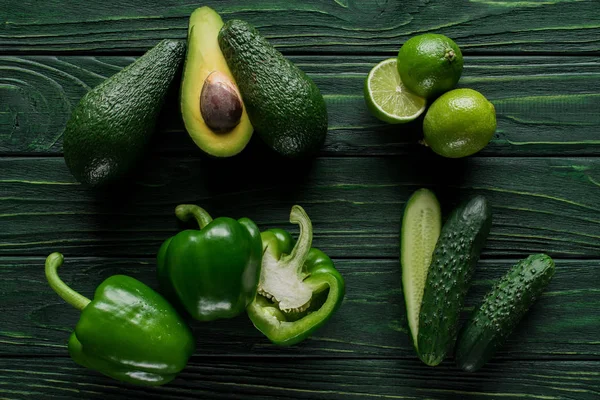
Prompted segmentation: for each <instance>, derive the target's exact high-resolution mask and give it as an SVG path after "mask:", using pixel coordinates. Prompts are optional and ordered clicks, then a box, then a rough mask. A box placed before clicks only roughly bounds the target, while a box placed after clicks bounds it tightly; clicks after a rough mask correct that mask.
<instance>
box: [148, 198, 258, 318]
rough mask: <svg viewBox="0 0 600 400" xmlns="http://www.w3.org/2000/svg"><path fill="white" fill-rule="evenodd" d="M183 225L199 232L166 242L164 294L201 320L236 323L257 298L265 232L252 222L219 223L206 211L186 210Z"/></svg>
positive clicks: (160, 260)
mask: <svg viewBox="0 0 600 400" xmlns="http://www.w3.org/2000/svg"><path fill="white" fill-rule="evenodd" d="M175 215H176V216H177V217H178V218H179V219H180V220H182V221H188V220H190V219H191V218H195V219H196V221H197V222H198V225H199V226H200V230H191V229H189V230H185V231H182V232H179V233H178V234H177V235H175V236H173V237H171V238H169V239H167V240H166V241H165V242H164V243H163V245H162V246H161V248H160V250H159V251H158V256H157V266H158V270H157V272H158V280H159V282H160V284H161V290H163V293H164V294H165V296H167V297H168V298H172V299H177V300H176V302H178V303H179V305H180V306H182V307H183V308H185V310H187V312H188V313H189V314H190V315H191V316H192V317H194V318H195V319H197V320H200V321H212V320H215V319H219V318H233V317H235V316H237V315H239V314H240V313H242V312H244V311H245V309H246V307H247V306H248V304H250V302H252V300H253V299H254V297H255V295H256V285H257V284H258V278H259V276H260V263H261V260H262V242H261V238H260V230H259V229H258V227H257V226H256V224H254V222H252V221H251V220H250V219H248V218H242V219H239V220H237V221H236V220H234V219H231V218H227V217H220V218H217V219H215V220H214V221H213V220H212V218H211V217H210V215H209V214H208V213H207V212H206V211H205V210H204V209H202V208H200V207H198V206H195V205H188V204H182V205H180V206H177V208H176V209H175Z"/></svg>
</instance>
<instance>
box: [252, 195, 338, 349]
mask: <svg viewBox="0 0 600 400" xmlns="http://www.w3.org/2000/svg"><path fill="white" fill-rule="evenodd" d="M290 222H292V223H294V224H298V225H299V226H300V235H299V237H298V241H297V242H296V243H295V244H294V241H293V239H292V237H291V236H290V234H289V233H288V232H286V231H284V230H281V229H270V230H268V231H265V232H263V233H262V235H261V236H262V240H263V249H264V256H263V261H262V270H261V274H260V282H259V284H258V294H257V296H256V299H255V300H254V301H253V302H252V304H250V306H249V307H248V310H247V311H248V316H249V317H250V319H251V320H252V322H253V323H254V326H255V327H256V328H257V329H258V330H259V331H261V332H262V333H263V334H264V335H265V336H267V337H268V338H269V339H270V340H271V341H272V342H273V343H275V344H278V345H293V344H296V343H299V342H301V341H303V340H304V339H306V338H307V337H309V336H310V335H311V334H312V333H313V332H314V331H315V330H317V329H318V328H319V327H321V326H323V324H325V322H326V321H327V320H328V319H329V318H330V317H331V316H332V315H333V313H334V312H335V311H336V310H337V309H338V308H339V306H340V304H341V303H342V299H343V298H344V279H343V278H342V276H341V275H340V273H339V272H338V271H337V270H336V269H335V267H334V265H333V262H332V261H331V259H330V258H329V257H328V256H327V255H326V254H325V253H323V252H322V251H320V250H317V249H315V248H311V246H312V236H313V232H312V224H311V221H310V219H309V218H308V215H306V212H305V211H304V210H303V209H302V207H300V206H294V207H292V212H291V214H290Z"/></svg>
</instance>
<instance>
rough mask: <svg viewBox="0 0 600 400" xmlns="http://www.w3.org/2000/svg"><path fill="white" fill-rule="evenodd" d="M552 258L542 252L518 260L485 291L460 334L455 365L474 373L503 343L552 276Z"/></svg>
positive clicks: (553, 268)
mask: <svg viewBox="0 0 600 400" xmlns="http://www.w3.org/2000/svg"><path fill="white" fill-rule="evenodd" d="M554 270H555V267H554V261H553V260H552V259H551V258H550V257H548V256H547V255H545V254H535V255H532V256H529V257H527V258H526V259H524V260H521V261H520V262H519V263H517V264H516V265H515V266H514V267H512V268H511V269H510V270H509V271H508V273H507V274H506V275H504V276H503V277H502V278H501V279H500V281H499V282H498V283H497V284H496V285H495V286H494V288H493V289H492V290H491V291H490V292H489V293H487V294H486V296H485V298H484V300H483V303H482V304H481V306H480V307H479V308H478V309H477V310H476V311H475V312H474V313H473V314H472V316H471V318H470V319H469V321H468V322H467V323H466V324H465V326H464V328H463V330H462V331H461V333H460V337H459V339H458V343H457V346H456V364H457V365H458V367H459V368H461V369H463V370H465V371H467V372H475V371H477V370H478V369H480V368H481V367H482V366H483V365H484V364H485V363H486V362H488V361H489V360H490V358H492V357H493V356H494V354H495V353H496V351H497V350H498V349H499V348H500V347H501V346H502V345H503V344H504V342H505V341H506V338H507V337H508V336H509V335H510V334H511V332H512V331H513V330H514V328H515V327H516V326H517V324H518V323H519V321H521V319H522V318H523V317H524V316H525V314H526V313H527V311H528V310H529V308H530V307H531V306H532V305H533V303H534V302H535V300H536V299H537V298H538V297H539V296H540V294H541V293H542V292H543V291H544V289H545V288H546V287H547V286H548V284H549V283H550V280H551V279H552V277H553V276H554Z"/></svg>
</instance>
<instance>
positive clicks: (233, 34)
mask: <svg viewBox="0 0 600 400" xmlns="http://www.w3.org/2000/svg"><path fill="white" fill-rule="evenodd" d="M219 45H220V46H221V51H222V52H223V56H224V57H225V60H227V64H228V65H229V68H230V69H231V72H232V74H233V76H234V78H235V80H236V82H237V84H238V85H239V88H240V92H241V93H242V98H243V99H244V104H245V106H246V111H247V112H248V115H249V116H250V121H251V122H252V125H254V128H255V129H256V131H257V132H258V134H259V135H260V136H261V138H262V139H263V140H264V141H265V142H266V143H267V145H269V147H271V148H272V149H274V150H275V151H277V152H279V153H280V154H282V155H284V156H287V157H292V158H298V157H302V156H306V155H308V154H311V153H314V152H316V151H317V150H318V149H319V148H320V147H321V145H322V144H323V141H324V140H325V134H326V133H327V108H326V106H325V100H323V96H321V93H320V92H319V89H318V88H317V86H316V85H315V83H314V82H313V81H312V80H311V79H310V78H309V77H308V76H306V74H304V72H302V71H301V70H300V69H299V68H298V67H296V66H295V65H294V64H293V63H292V62H291V61H289V60H287V59H286V58H284V57H283V56H282V55H281V53H279V52H278V51H277V50H275V48H274V47H273V46H272V45H271V44H270V43H269V42H268V41H267V40H266V39H265V38H263V37H262V36H261V35H260V34H259V33H258V32H257V31H256V29H254V28H253V27H252V26H251V25H250V24H248V23H246V22H243V21H239V20H232V21H228V22H227V23H225V25H224V26H223V28H221V32H220V33H219Z"/></svg>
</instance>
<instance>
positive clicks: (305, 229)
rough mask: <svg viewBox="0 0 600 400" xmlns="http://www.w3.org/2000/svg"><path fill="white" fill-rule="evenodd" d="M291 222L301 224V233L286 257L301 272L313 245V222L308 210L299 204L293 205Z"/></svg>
mask: <svg viewBox="0 0 600 400" xmlns="http://www.w3.org/2000/svg"><path fill="white" fill-rule="evenodd" d="M290 222H291V223H292V224H298V225H299V226H300V234H299V235H298V240H297V241H296V245H295V246H294V248H293V249H292V252H291V253H290V255H289V256H287V257H286V261H287V262H293V263H294V264H295V267H296V270H297V272H298V273H300V272H301V271H302V267H303V266H304V262H305V261H306V258H307V257H308V252H309V251H310V248H311V247H312V239H313V229H312V222H311V221H310V218H309V217H308V215H307V214H306V211H304V209H303V208H302V207H300V206H298V205H295V206H293V207H292V211H291V213H290Z"/></svg>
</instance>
